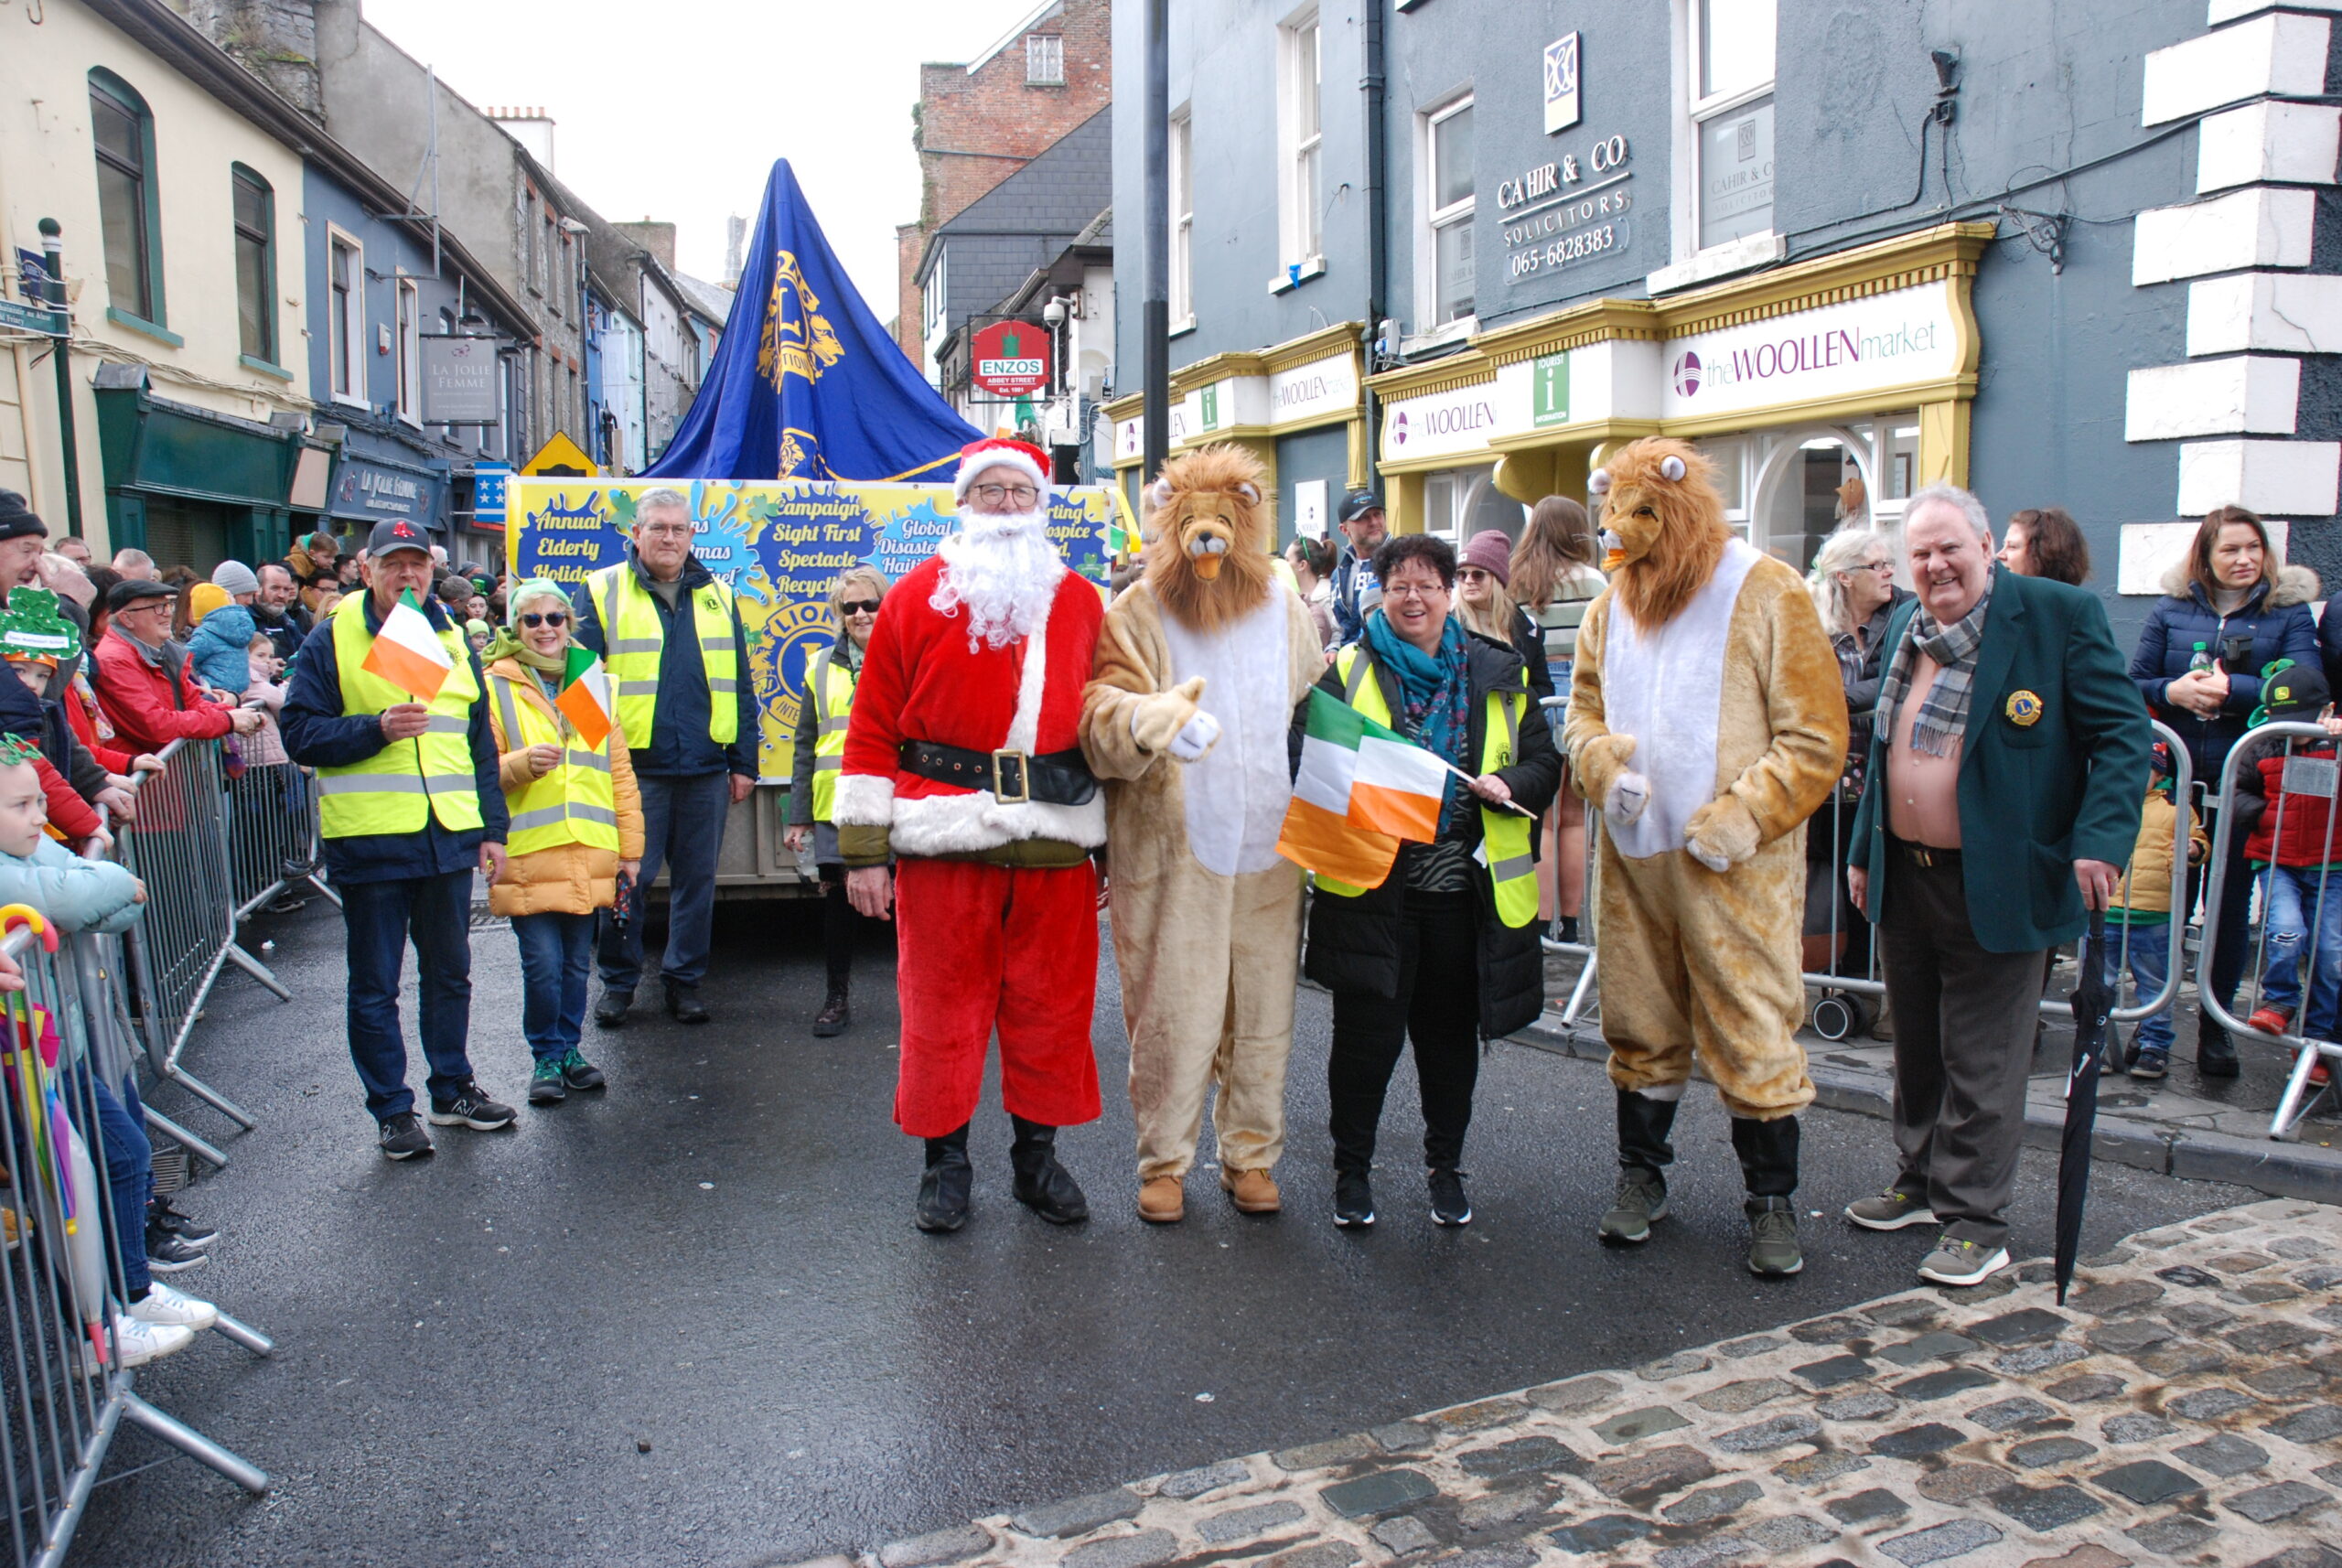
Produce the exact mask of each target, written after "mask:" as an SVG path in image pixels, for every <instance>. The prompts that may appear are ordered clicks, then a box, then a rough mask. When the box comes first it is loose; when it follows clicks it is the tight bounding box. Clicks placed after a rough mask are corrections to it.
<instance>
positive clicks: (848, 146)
mask: <svg viewBox="0 0 2342 1568" xmlns="http://www.w3.org/2000/svg"><path fill="white" fill-rule="evenodd" d="M364 5H365V16H366V19H367V20H368V21H369V22H371V23H372V24H373V25H374V26H375V27H379V28H380V29H381V31H382V32H384V33H386V34H388V35H389V36H390V38H392V40H394V41H395V42H396V43H397V44H398V45H399V46H400V47H401V48H403V49H405V50H406V51H407V52H408V53H409V54H412V55H414V57H415V58H416V59H420V60H422V61H424V63H426V64H430V65H435V66H436V67H437V68H438V71H439V76H440V79H441V80H442V81H446V83H447V84H448V85H449V86H451V87H453V88H454V89H455V90H456V91H458V92H460V93H462V94H463V95H464V96H465V97H466V98H467V99H469V100H470V101H471V102H473V103H474V104H477V105H478V106H479V107H480V108H482V109H488V108H503V107H506V106H509V105H521V106H528V107H542V108H543V109H544V111H545V112H546V113H549V114H551V115H552V116H553V120H554V121H555V123H556V124H555V127H554V148H553V151H554V165H555V167H554V172H555V173H556V174H558V175H559V176H560V177H561V180H562V183H564V185H567V186H568V187H569V188H571V189H572V190H575V192H577V194H578V195H579V196H581V197H583V198H585V200H587V201H589V202H591V203H593V205H594V207H595V209H596V210H597V211H599V212H600V213H601V214H602V216H603V217H605V218H607V219H610V220H613V221H620V222H623V221H630V220H637V219H640V218H645V217H650V218H663V219H667V220H671V221H672V222H673V223H674V224H675V225H676V251H677V259H678V260H679V262H680V263H682V269H683V271H685V272H687V273H690V274H692V275H693V276H694V277H702V278H706V279H709V280H711V281H714V280H715V279H719V278H721V277H722V276H723V275H724V241H725V218H726V217H727V216H728V215H729V214H732V213H735V212H737V213H740V214H742V215H743V216H745V217H747V218H748V219H749V220H750V221H751V222H752V223H753V222H754V220H755V214H756V210H757V199H758V198H759V197H760V196H761V195H762V194H763V192H764V184H765V174H766V171H767V170H768V169H769V168H770V167H771V166H772V161H773V160H774V159H775V158H780V157H785V158H787V159H789V160H790V164H791V165H792V166H794V167H795V168H796V170H797V178H798V183H799V184H800V185H801V186H802V187H803V188H804V190H805V195H806V198H807V199H809V200H810V201H811V203H812V205H813V211H814V215H815V216H816V217H818V218H819V219H820V220H821V221H822V231H823V232H825V233H826V234H828V235H829V238H830V244H831V246H832V247H833V249H835V250H836V252H837V253H838V255H839V258H840V259H841V260H843V262H844V263H845V265H846V270H847V271H848V272H849V273H851V274H853V276H854V283H855V285H856V286H858V287H859V288H860V289H861V290H862V293H863V296H864V297H865V299H867V300H868V301H869V302H870V308H871V311H872V312H873V314H875V315H876V317H878V319H879V320H880V321H881V322H885V321H886V320H889V319H891V318H892V317H893V316H894V315H895V306H896V299H895V225H896V224H897V223H908V222H909V221H910V220H913V219H915V218H917V217H918V216H919V159H918V156H917V155H916V154H914V153H913V152H912V151H911V106H912V104H913V103H915V102H917V101H918V98H919V63H920V62H921V61H923V60H962V61H964V60H968V59H973V58H974V57H975V56H976V55H977V54H979V53H981V52H982V51H983V49H984V48H986V47H987V46H988V45H990V44H991V43H993V42H994V40H995V39H996V38H999V37H1000V35H1001V34H1002V33H1004V32H1005V31H1006V30H1007V29H1008V28H1010V27H1014V26H1015V25H1016V24H1017V23H1018V22H1020V21H1022V20H1023V19H1024V17H1025V16H1026V13H1027V12H1029V11H1030V10H1031V9H1032V8H1033V6H1034V5H1035V0H850V3H847V4H840V3H838V0H655V3H652V4H644V3H643V0H626V3H624V4H621V3H619V0H562V3H561V4H559V5H535V4H522V3H521V0H364Z"/></svg>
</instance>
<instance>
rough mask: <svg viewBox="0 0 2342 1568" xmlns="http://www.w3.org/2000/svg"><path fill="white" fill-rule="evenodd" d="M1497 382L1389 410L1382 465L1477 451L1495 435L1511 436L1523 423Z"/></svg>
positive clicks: (1401, 402) (1397, 402) (1400, 402)
mask: <svg viewBox="0 0 2342 1568" xmlns="http://www.w3.org/2000/svg"><path fill="white" fill-rule="evenodd" d="M1508 407H1509V400H1508V399H1506V398H1505V397H1504V396H1503V394H1502V392H1501V391H1500V390H1499V384H1498V383H1497V382H1496V381H1481V382H1478V383H1477V384H1476V385H1473V386H1468V387H1458V388H1456V389H1455V390H1454V391H1452V392H1433V393H1430V394H1428V395H1426V396H1423V397H1410V398H1395V399H1393V400H1391V402H1390V403H1387V404H1385V405H1384V413H1383V419H1382V460H1383V461H1384V462H1386V463H1412V462H1414V461H1417V460H1420V459H1422V458H1425V457H1446V456H1454V455H1455V454H1456V453H1459V452H1477V451H1479V450H1481V449H1482V448H1483V447H1485V446H1488V442H1489V441H1490V440H1491V439H1492V438H1493V437H1495V436H1498V435H1508V434H1510V433H1511V431H1512V430H1514V429H1516V428H1518V427H1519V426H1520V424H1521V421H1520V419H1519V418H1517V417H1508V416H1507V413H1506V412H1505V411H1507V409H1508Z"/></svg>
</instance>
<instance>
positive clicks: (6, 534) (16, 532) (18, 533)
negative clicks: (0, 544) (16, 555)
mask: <svg viewBox="0 0 2342 1568" xmlns="http://www.w3.org/2000/svg"><path fill="white" fill-rule="evenodd" d="M27 534H38V536H40V537H41V538H43V539H46V538H48V524H47V523H45V522H43V521H41V520H40V517H39V515H38V513H36V512H35V511H34V510H32V509H31V508H30V507H28V506H27V505H26V504H25V498H24V497H22V496H20V495H18V494H17V493H16V491H14V490H0V539H22V538H24V537H25V536H26V535H27Z"/></svg>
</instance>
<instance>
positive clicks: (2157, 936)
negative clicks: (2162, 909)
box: [2106, 920, 2171, 1056]
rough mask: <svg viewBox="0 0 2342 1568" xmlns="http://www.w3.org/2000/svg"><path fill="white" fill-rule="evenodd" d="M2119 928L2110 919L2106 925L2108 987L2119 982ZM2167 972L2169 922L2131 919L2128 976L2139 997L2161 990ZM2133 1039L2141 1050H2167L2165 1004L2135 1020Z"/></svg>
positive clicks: (2168, 1033)
mask: <svg viewBox="0 0 2342 1568" xmlns="http://www.w3.org/2000/svg"><path fill="white" fill-rule="evenodd" d="M2170 973H2171V922H2170V921H2168V920H2158V921H2156V922H2155V923H2154V925H2152V926H2143V925H2139V924H2137V923H2135V922H2134V923H2133V925H2132V927H2131V979H2132V980H2133V982H2134V983H2136V984H2137V986H2138V988H2139V999H2140V1000H2143V999H2145V998H2146V997H2149V996H2153V995H2154V993H2157V992H2158V991H2161V990H2162V989H2163V983H2164V981H2165V979H2166V978H2167V977H2168V976H2169V975H2170ZM2106 983H2107V985H2108V987H2109V988H2110V989H2119V987H2120V986H2121V983H2122V929H2121V928H2120V927H2117V926H2115V925H2112V924H2111V923H2110V924H2109V925H2108V926H2107V928H2106ZM2133 1044H2134V1045H2135V1046H2136V1047H2138V1048H2139V1049H2140V1050H2143V1051H2161V1052H2162V1053H2163V1054H2164V1055H2165V1056H2169V1055H2170V1054H2171V1007H2170V1005H2169V1004H2165V1005H2164V1007H2163V1008H2162V1009H2161V1010H2159V1011H2157V1012H2154V1013H2150V1014H2148V1015H2146V1016H2145V1017H2143V1018H2142V1019H2140V1020H2139V1032H2138V1036H2137V1037H2136V1039H2135V1040H2133Z"/></svg>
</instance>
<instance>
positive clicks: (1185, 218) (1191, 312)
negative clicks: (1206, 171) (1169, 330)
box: [1169, 114, 1196, 327]
mask: <svg viewBox="0 0 2342 1568" xmlns="http://www.w3.org/2000/svg"><path fill="white" fill-rule="evenodd" d="M1195 128H1196V123H1195V121H1194V120H1193V119H1192V118H1191V117H1189V116H1187V115H1186V114H1182V115H1179V116H1178V117H1177V118H1176V119H1174V120H1173V121H1172V122H1171V279H1170V285H1169V293H1170V298H1171V308H1170V314H1171V324H1172V325H1173V326H1174V327H1177V326H1180V325H1182V324H1183V323H1184V324H1189V325H1192V324H1193V323H1194V321H1195V319H1196V274H1195V260H1194V252H1193V250H1192V249H1191V246H1192V244H1193V242H1194V240H1195V233H1196V182H1195V178H1194V177H1193V175H1192V173H1191V172H1190V167H1191V166H1192V164H1193V163H1194V151H1195Z"/></svg>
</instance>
